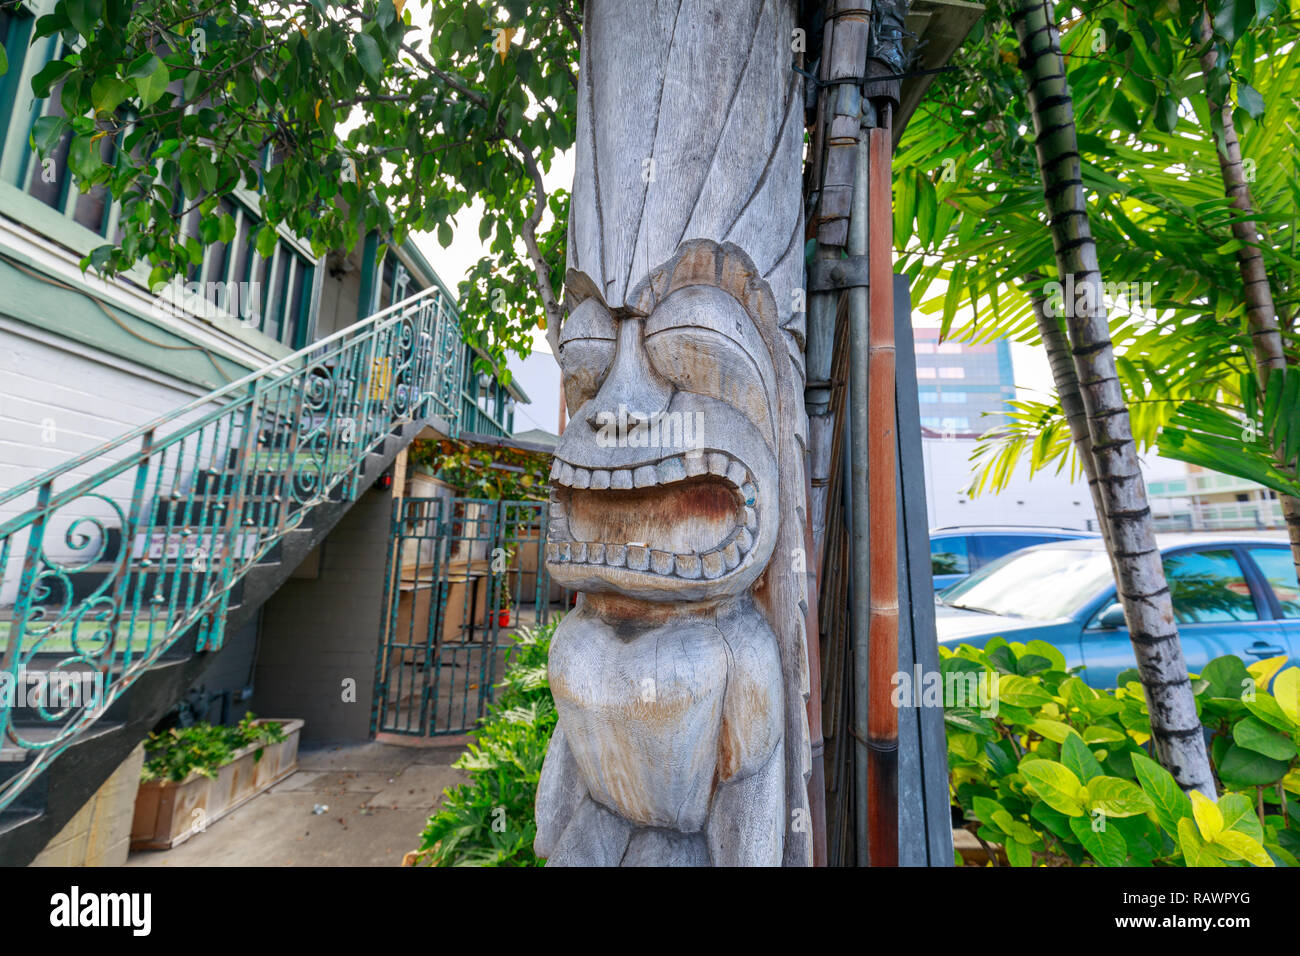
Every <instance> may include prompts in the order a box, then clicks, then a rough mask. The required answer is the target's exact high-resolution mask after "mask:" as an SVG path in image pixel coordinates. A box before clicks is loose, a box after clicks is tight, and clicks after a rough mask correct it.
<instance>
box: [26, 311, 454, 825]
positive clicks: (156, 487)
mask: <svg viewBox="0 0 1300 956" xmlns="http://www.w3.org/2000/svg"><path fill="white" fill-rule="evenodd" d="M465 351H466V350H465V346H464V343H463V341H462V339H461V335H460V327H459V318H458V316H457V313H456V308H455V304H454V303H453V302H451V301H449V300H448V298H447V297H446V294H445V293H444V292H443V291H442V290H441V289H439V288H437V287H436V286H435V287H433V288H430V289H426V290H425V291H423V292H421V293H419V294H418V295H415V296H412V297H410V298H408V299H406V300H404V301H402V302H399V303H396V304H395V305H393V306H392V307H390V308H388V309H386V310H384V311H383V312H379V313H377V314H375V315H374V316H371V317H370V318H369V319H366V320H365V321H363V322H359V323H357V324H356V325H354V326H352V327H350V328H347V329H344V330H342V331H340V332H337V333H335V334H334V335H332V336H330V337H328V338H326V339H322V340H321V341H319V342H316V343H313V344H312V345H311V346H309V347H308V348H305V349H303V350H301V351H299V352H296V353H294V354H293V355H290V356H288V357H286V358H284V359H281V360H279V361H277V362H274V363H272V364H270V365H268V366H266V367H264V368H262V369H259V370H257V371H255V372H253V373H252V374H250V375H248V376H246V377H245V378H243V379H240V380H239V381H236V382H233V383H231V384H230V385H228V386H226V387H224V388H221V389H218V390H217V391H214V392H211V393H209V394H207V395H204V396H203V397H201V398H199V399H196V400H195V401H193V402H190V403H189V404H187V405H184V406H183V407H181V408H178V409H176V410H174V411H172V412H170V413H168V414H167V415H164V416H162V417H161V418H158V419H156V420H154V421H152V422H149V423H148V424H145V425H142V426H140V427H139V428H137V429H135V430H134V431H131V432H129V433H127V434H125V435H123V436H122V437H120V438H118V439H116V440H114V441H111V442H108V443H106V444H104V445H101V446H99V447H97V448H94V449H92V450H90V451H87V452H85V453H83V454H81V455H78V456H77V457H76V458H73V459H72V460H71V461H69V462H67V463H65V464H63V465H61V466H60V467H58V468H54V469H52V470H50V471H47V472H45V473H43V474H41V475H39V476H37V477H35V478H33V479H31V480H29V481H26V482H24V483H23V484H21V485H18V486H17V487H15V488H13V489H11V490H9V491H6V492H4V493H2V494H0V515H4V514H8V515H10V517H8V518H6V519H4V520H3V523H0V771H2V770H3V769H4V768H5V765H6V763H9V765H10V767H11V768H12V766H13V762H18V761H21V763H22V769H21V770H20V771H19V772H17V773H14V774H12V775H11V776H9V777H8V778H7V779H6V778H5V775H4V774H3V773H0V810H3V809H4V808H5V807H7V806H8V805H9V804H10V803H11V802H12V801H13V799H14V798H15V797H16V796H17V795H18V794H19V793H20V792H21V791H22V790H23V789H24V788H25V787H26V786H27V785H28V784H29V783H30V782H31V781H32V779H34V778H35V777H36V775H38V774H39V773H40V772H41V770H42V769H43V768H44V767H45V766H46V765H47V764H48V763H49V761H51V760H53V759H54V758H55V757H56V756H58V754H59V753H60V752H62V751H63V750H64V749H65V748H66V747H68V746H69V745H70V744H71V743H72V742H73V741H75V740H76V738H77V736H78V734H79V733H80V732H81V731H83V730H84V729H85V728H86V727H87V726H88V725H90V724H91V723H92V722H93V721H94V720H95V719H96V718H97V717H99V716H101V715H102V714H103V712H104V710H105V709H106V708H107V706H108V705H109V704H111V703H112V702H113V701H114V700H115V699H116V698H118V697H119V696H120V695H121V694H122V693H123V692H124V691H125V690H126V689H127V688H128V687H130V686H131V684H132V683H133V682H134V681H135V680H136V679H138V678H139V676H140V675H141V674H142V673H143V672H144V671H145V670H146V669H148V668H149V667H150V666H152V665H153V664H155V663H156V662H157V661H158V660H159V658H160V657H161V656H162V655H163V654H164V653H165V652H166V651H167V650H168V649H169V648H170V647H171V646H172V645H173V644H174V643H175V642H176V641H177V640H178V639H180V638H181V637H182V636H183V635H185V634H186V633H188V632H190V631H191V630H192V629H194V628H195V627H197V629H198V631H197V647H198V649H199V650H216V649H219V648H220V647H221V644H222V640H223V637H224V627H225V620H226V612H227V608H228V606H229V601H230V596H231V591H232V589H233V588H234V586H235V585H236V584H237V583H238V582H239V581H240V579H241V578H243V577H244V575H245V574H247V572H248V571H249V569H250V568H252V567H253V566H254V565H255V564H257V563H258V562H259V561H261V560H263V559H264V558H266V557H267V555H268V552H269V551H271V549H272V548H274V547H275V545H276V543H277V542H278V541H280V540H281V539H282V538H283V537H284V536H285V535H286V534H287V533H288V532H290V531H292V530H293V529H295V528H296V527H298V526H299V525H300V524H301V523H302V521H303V519H304V518H305V517H306V515H307V513H308V512H309V511H310V510H311V509H312V508H313V507H314V506H316V505H318V504H321V503H323V502H325V501H329V500H343V499H345V498H349V499H350V498H352V497H354V496H355V495H356V493H357V491H358V482H359V479H360V476H361V471H362V466H363V464H364V462H365V461H366V457H367V455H369V454H370V453H371V452H372V451H375V450H376V449H378V447H379V446H380V445H381V443H382V442H383V440H384V438H385V437H386V436H387V435H389V434H390V433H391V432H392V431H393V429H394V428H395V427H397V426H399V425H401V424H404V423H406V422H410V421H418V420H422V419H426V418H430V417H433V416H437V417H440V418H442V419H443V420H444V422H445V423H446V424H447V425H448V426H449V427H450V428H451V429H453V430H454V429H455V425H456V420H457V417H458V414H459V412H460V400H461V395H460V384H461V380H462V377H463V373H464V362H465V361H466V358H465ZM6 618H7V620H6Z"/></svg>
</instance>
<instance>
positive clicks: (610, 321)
mask: <svg viewBox="0 0 1300 956" xmlns="http://www.w3.org/2000/svg"><path fill="white" fill-rule="evenodd" d="M586 301H590V300H584V302H583V303H581V304H579V305H578V306H577V307H576V308H575V309H574V310H573V311H572V312H571V313H570V314H569V317H568V319H567V320H566V321H565V322H564V323H563V324H562V325H561V326H560V334H559V338H558V342H559V344H560V345H564V344H565V343H566V342H572V341H580V340H582V339H595V340H597V341H610V342H613V341H616V340H617V339H618V330H617V328H616V327H615V325H614V317H613V316H611V315H610V314H609V312H607V311H605V310H603V309H601V310H600V311H597V312H596V314H595V315H591V314H590V310H588V312H587V313H585V314H582V315H579V310H581V309H582V306H583V305H585V304H586Z"/></svg>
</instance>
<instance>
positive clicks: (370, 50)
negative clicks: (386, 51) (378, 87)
mask: <svg viewBox="0 0 1300 956" xmlns="http://www.w3.org/2000/svg"><path fill="white" fill-rule="evenodd" d="M352 46H353V47H354V48H355V49H356V51H357V62H359V63H360V64H361V68H362V69H363V70H365V71H366V74H367V75H368V76H369V77H370V78H371V79H374V80H377V79H379V77H380V76H382V75H383V72H384V59H383V57H382V56H381V55H380V53H379V43H378V42H377V41H376V40H375V38H374V37H372V36H370V35H369V34H368V33H358V34H357V35H356V36H354V37H353V38H352Z"/></svg>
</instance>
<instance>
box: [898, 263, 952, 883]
mask: <svg viewBox="0 0 1300 956" xmlns="http://www.w3.org/2000/svg"><path fill="white" fill-rule="evenodd" d="M909 298H910V294H909V290H908V282H907V276H895V277H894V344H895V348H896V349H897V355H898V364H897V366H896V368H895V372H894V375H895V379H894V381H895V388H896V391H897V397H896V402H897V404H896V408H897V415H898V488H899V523H898V529H899V535H898V543H899V571H900V573H899V576H898V586H899V594H898V601H899V607H900V608H903V609H905V613H903V614H902V615H901V616H900V618H899V629H898V666H899V669H900V670H902V671H904V672H905V673H908V674H914V673H916V671H917V670H918V669H919V671H920V673H922V674H936V673H938V672H939V644H938V637H937V635H936V632H935V621H934V601H933V600H932V599H931V597H930V596H931V595H932V594H933V593H934V577H933V575H932V573H931V565H930V530H929V522H928V521H927V517H926V508H925V486H924V483H923V482H920V481H918V480H916V478H917V477H919V476H923V475H924V474H925V462H924V460H923V458H922V450H921V408H920V400H919V398H918V397H917V395H918V393H917V388H916V352H915V350H914V348H913V345H912V314H911V305H910V301H909ZM908 478H912V479H913V480H911V481H909V480H907V479H908ZM914 686H915V684H914ZM898 717H899V720H898V755H899V760H898V813H899V826H898V861H899V863H900V864H902V865H903V866H951V865H952V862H953V853H952V818H951V814H950V812H949V809H948V805H949V804H948V742H947V739H946V737H945V736H944V723H943V708H942V707H905V708H903V709H901V710H900V711H899V715H898Z"/></svg>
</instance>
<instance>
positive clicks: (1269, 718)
mask: <svg viewBox="0 0 1300 956" xmlns="http://www.w3.org/2000/svg"><path fill="white" fill-rule="evenodd" d="M1244 703H1245V705H1246V709H1247V710H1248V711H1250V712H1251V713H1252V714H1254V715H1255V716H1256V717H1258V718H1259V719H1260V720H1262V721H1263V722H1264V723H1266V724H1268V725H1269V726H1270V727H1274V728H1276V729H1278V730H1280V731H1282V732H1283V733H1287V734H1289V733H1291V732H1293V731H1294V730H1295V729H1296V725H1295V724H1294V723H1292V722H1291V718H1290V717H1288V716H1287V715H1286V714H1284V713H1283V712H1282V708H1281V707H1279V706H1278V703H1277V699H1276V698H1275V697H1273V695H1272V694H1266V693H1264V692H1263V691H1256V692H1255V699H1254V700H1248V701H1244Z"/></svg>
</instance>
